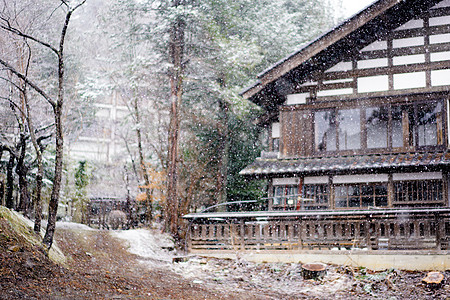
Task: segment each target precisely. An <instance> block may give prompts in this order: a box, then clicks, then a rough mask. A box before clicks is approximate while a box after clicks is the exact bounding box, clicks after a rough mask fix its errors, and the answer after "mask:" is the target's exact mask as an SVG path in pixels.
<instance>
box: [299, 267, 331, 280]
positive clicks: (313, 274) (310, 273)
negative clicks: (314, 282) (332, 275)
mask: <svg viewBox="0 0 450 300" xmlns="http://www.w3.org/2000/svg"><path fill="white" fill-rule="evenodd" d="M326 273H327V265H325V264H323V263H309V264H304V265H302V277H303V279H305V280H308V279H322V278H323V277H324V276H325V275H326Z"/></svg>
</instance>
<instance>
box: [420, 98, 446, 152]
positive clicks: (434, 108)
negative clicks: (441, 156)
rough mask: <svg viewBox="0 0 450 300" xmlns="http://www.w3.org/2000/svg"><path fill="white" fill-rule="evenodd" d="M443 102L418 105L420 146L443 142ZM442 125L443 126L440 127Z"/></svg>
mask: <svg viewBox="0 0 450 300" xmlns="http://www.w3.org/2000/svg"><path fill="white" fill-rule="evenodd" d="M441 111H442V104H441V103H440V102H439V103H434V104H419V105H418V106H417V132H418V146H429V145H438V144H441V143H442V137H441V136H442V130H441V128H442V125H441V124H442V121H441V118H442V117H441V115H442V113H441ZM439 127H441V128H439Z"/></svg>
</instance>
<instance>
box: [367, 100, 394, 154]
mask: <svg viewBox="0 0 450 300" xmlns="http://www.w3.org/2000/svg"><path fill="white" fill-rule="evenodd" d="M388 121H389V111H388V109H387V108H386V107H371V108H367V109H366V130H367V148H369V149H371V148H387V146H388Z"/></svg>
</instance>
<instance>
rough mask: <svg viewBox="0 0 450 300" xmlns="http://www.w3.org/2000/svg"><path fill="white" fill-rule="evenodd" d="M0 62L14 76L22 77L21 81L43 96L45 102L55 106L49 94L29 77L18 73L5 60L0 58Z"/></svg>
mask: <svg viewBox="0 0 450 300" xmlns="http://www.w3.org/2000/svg"><path fill="white" fill-rule="evenodd" d="M0 64H2V65H3V66H4V67H5V68H6V69H7V70H9V71H10V72H12V73H13V74H14V75H15V76H17V77H19V78H20V79H22V80H23V81H25V83H26V84H28V85H29V86H31V87H32V88H33V89H34V90H35V91H36V92H38V93H39V94H40V95H41V96H42V97H44V99H45V100H47V102H48V103H50V105H51V106H52V107H55V106H56V102H55V101H54V100H53V99H52V98H51V97H50V96H49V95H47V93H46V92H44V91H43V90H42V89H41V88H39V87H38V86H37V85H36V84H35V83H33V82H32V81H31V80H30V79H28V77H27V76H25V75H23V74H22V73H20V72H19V71H17V70H16V69H15V68H14V67H13V66H11V65H10V64H9V63H7V62H6V61H4V60H3V59H1V58H0Z"/></svg>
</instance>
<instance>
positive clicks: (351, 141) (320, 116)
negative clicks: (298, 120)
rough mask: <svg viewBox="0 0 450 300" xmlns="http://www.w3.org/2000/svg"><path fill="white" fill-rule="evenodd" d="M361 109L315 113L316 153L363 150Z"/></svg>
mask: <svg viewBox="0 0 450 300" xmlns="http://www.w3.org/2000/svg"><path fill="white" fill-rule="evenodd" d="M360 123H361V116H360V110H359V109H341V110H326V111H318V112H316V113H315V132H316V135H315V147H316V151H336V150H353V149H360V148H361V130H360Z"/></svg>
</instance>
